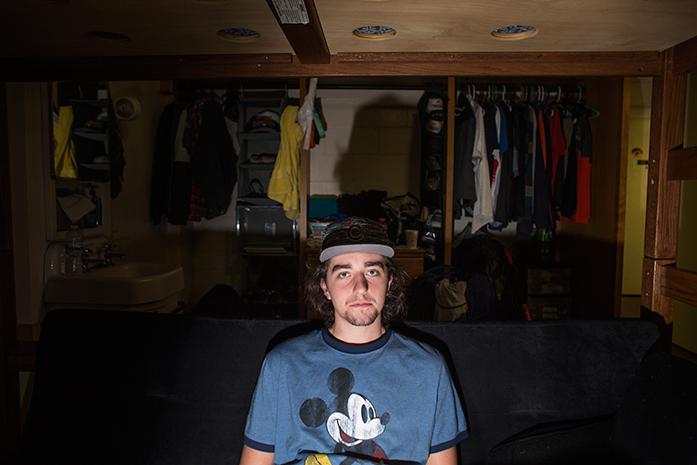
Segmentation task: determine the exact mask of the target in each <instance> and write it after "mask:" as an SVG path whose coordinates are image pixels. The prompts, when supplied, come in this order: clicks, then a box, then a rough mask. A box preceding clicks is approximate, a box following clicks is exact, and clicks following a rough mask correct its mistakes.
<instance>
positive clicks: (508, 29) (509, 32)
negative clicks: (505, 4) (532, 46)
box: [491, 24, 537, 40]
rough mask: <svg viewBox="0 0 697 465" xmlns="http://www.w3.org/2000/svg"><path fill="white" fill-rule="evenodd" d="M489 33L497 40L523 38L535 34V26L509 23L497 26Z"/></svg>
mask: <svg viewBox="0 0 697 465" xmlns="http://www.w3.org/2000/svg"><path fill="white" fill-rule="evenodd" d="M491 35H492V36H494V38H495V39H498V40H523V39H529V38H530V37H534V36H535V35H537V28H536V27H535V26H528V25H525V24H511V25H509V26H501V27H497V28H496V29H494V30H493V31H491Z"/></svg>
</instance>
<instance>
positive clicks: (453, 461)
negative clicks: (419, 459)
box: [426, 446, 457, 465]
mask: <svg viewBox="0 0 697 465" xmlns="http://www.w3.org/2000/svg"><path fill="white" fill-rule="evenodd" d="M426 465H457V449H456V448H455V446H453V447H451V448H450V449H445V450H442V451H440V452H435V453H433V454H431V455H429V456H428V462H426Z"/></svg>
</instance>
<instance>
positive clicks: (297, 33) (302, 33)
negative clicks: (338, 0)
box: [266, 0, 330, 64]
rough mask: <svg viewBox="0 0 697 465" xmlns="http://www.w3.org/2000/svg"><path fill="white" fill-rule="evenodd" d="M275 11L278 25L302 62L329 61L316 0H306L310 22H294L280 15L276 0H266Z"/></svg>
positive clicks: (316, 62)
mask: <svg viewBox="0 0 697 465" xmlns="http://www.w3.org/2000/svg"><path fill="white" fill-rule="evenodd" d="M266 3H268V4H269V8H271V11H272V12H273V15H274V17H275V18H276V21H277V22H278V25H279V26H281V29H282V30H283V33H284V34H285V36H286V39H288V43H290V46H291V47H293V50H294V51H295V54H296V55H297V56H298V59H299V60H300V62H301V63H305V64H309V63H314V64H318V63H329V60H330V53H329V47H328V46H327V40H326V39H325V38H324V31H323V30H322V23H320V20H319V15H318V14H317V8H316V7H315V2H314V0H305V10H306V11H307V16H308V19H309V22H308V23H307V24H293V23H290V22H289V21H288V19H286V18H284V17H283V16H281V15H279V13H278V11H277V10H276V6H275V5H274V0H266Z"/></svg>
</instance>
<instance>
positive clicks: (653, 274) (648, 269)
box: [641, 257, 675, 324]
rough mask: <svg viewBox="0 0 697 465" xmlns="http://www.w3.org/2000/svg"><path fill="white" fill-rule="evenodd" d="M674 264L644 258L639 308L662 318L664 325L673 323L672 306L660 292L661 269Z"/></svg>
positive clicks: (670, 261) (667, 261) (671, 261)
mask: <svg viewBox="0 0 697 465" xmlns="http://www.w3.org/2000/svg"><path fill="white" fill-rule="evenodd" d="M674 264H675V261H674V260H655V259H653V258H648V257H645V258H644V266H643V270H642V283H641V306H642V307H645V308H648V309H649V310H651V311H653V312H654V313H657V314H659V315H661V316H662V317H663V321H664V322H665V323H666V324H671V323H672V322H673V305H672V304H671V301H670V298H669V297H668V296H666V295H665V294H663V292H662V291H661V280H662V273H663V269H664V268H665V267H667V266H672V265H674Z"/></svg>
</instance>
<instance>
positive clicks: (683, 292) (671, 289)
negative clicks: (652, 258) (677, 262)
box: [658, 265, 697, 306]
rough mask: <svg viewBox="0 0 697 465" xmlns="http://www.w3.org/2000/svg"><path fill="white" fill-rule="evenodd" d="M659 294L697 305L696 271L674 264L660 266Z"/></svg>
mask: <svg viewBox="0 0 697 465" xmlns="http://www.w3.org/2000/svg"><path fill="white" fill-rule="evenodd" d="M658 281H659V282H660V285H661V294H662V295H664V296H666V297H669V298H671V299H675V300H679V301H680V302H684V303H686V304H689V305H693V306H697V273H696V272H694V271H688V270H682V269H680V268H676V267H675V266H674V265H668V266H661V267H660V268H659V279H658Z"/></svg>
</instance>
